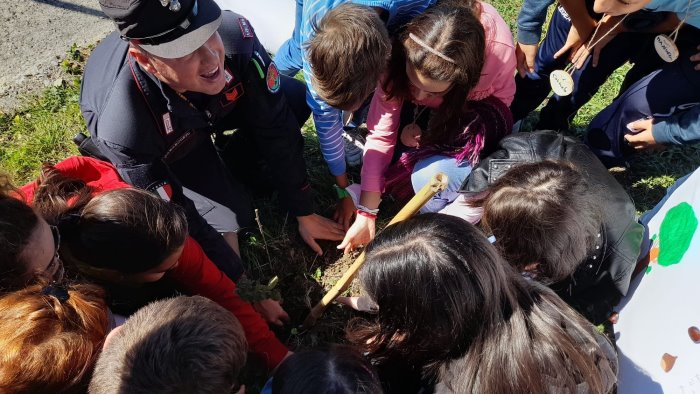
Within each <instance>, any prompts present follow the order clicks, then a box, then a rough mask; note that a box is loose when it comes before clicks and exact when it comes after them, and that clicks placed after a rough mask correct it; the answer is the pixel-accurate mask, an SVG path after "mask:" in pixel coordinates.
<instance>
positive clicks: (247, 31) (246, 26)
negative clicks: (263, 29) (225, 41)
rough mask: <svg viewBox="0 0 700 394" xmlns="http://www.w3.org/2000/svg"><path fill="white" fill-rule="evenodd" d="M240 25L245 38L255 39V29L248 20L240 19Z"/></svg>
mask: <svg viewBox="0 0 700 394" xmlns="http://www.w3.org/2000/svg"><path fill="white" fill-rule="evenodd" d="M238 25H239V26H240V27H241V35H242V36H243V38H253V37H255V34H253V28H252V27H251V26H250V23H249V22H248V19H246V18H238Z"/></svg>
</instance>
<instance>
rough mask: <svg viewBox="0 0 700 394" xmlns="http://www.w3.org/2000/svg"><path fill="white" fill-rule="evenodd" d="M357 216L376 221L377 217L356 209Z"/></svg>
mask: <svg viewBox="0 0 700 394" xmlns="http://www.w3.org/2000/svg"><path fill="white" fill-rule="evenodd" d="M356 213H357V214H358V215H359V216H364V217H366V218H368V219H372V220H377V215H374V214H371V213H369V212H366V211H363V210H361V209H358V210H357V212H356Z"/></svg>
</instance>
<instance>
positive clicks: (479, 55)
mask: <svg viewBox="0 0 700 394" xmlns="http://www.w3.org/2000/svg"><path fill="white" fill-rule="evenodd" d="M463 3H468V4H460V3H457V2H445V3H440V4H438V5H436V6H434V7H432V8H430V9H428V10H427V11H426V12H424V13H423V14H421V15H419V16H417V17H415V18H414V19H413V20H412V21H411V22H410V23H408V25H406V28H405V29H404V30H403V32H402V33H401V34H400V35H399V37H398V38H397V39H396V40H395V41H394V44H393V48H392V56H391V61H390V63H389V73H388V75H387V79H386V80H385V81H384V83H383V87H384V90H385V91H386V92H387V93H388V95H389V97H403V98H405V99H410V100H412V101H414V102H415V103H417V104H423V103H425V102H426V100H429V99H431V98H434V97H442V98H443V104H442V105H441V106H440V110H439V111H438V114H437V115H435V116H433V117H432V118H433V119H432V120H431V124H430V125H429V129H430V131H431V132H432V133H433V134H444V131H443V129H444V128H448V127H449V128H456V127H457V119H458V118H459V116H460V115H461V113H462V112H463V108H464V105H465V101H466V98H467V96H468V94H469V91H471V90H472V89H473V88H474V87H475V86H476V85H477V83H478V82H479V79H480V78H481V69H482V68H483V66H484V56H485V55H484V53H485V48H486V38H485V37H486V33H485V31H484V26H483V25H482V24H481V21H480V20H479V14H480V11H481V7H480V5H479V4H478V2H466V1H465V2H463ZM472 3H473V4H472ZM425 137H427V138H428V141H429V142H430V141H431V136H430V134H428V135H426V136H425ZM437 138H439V137H437ZM422 141H423V138H422ZM423 142H425V141H423Z"/></svg>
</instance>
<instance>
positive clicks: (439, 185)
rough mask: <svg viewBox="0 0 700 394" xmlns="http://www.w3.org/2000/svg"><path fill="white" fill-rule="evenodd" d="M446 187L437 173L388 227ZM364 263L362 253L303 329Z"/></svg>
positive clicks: (312, 322)
mask: <svg viewBox="0 0 700 394" xmlns="http://www.w3.org/2000/svg"><path fill="white" fill-rule="evenodd" d="M446 187H447V175H445V174H443V173H438V174H435V175H434V176H433V177H432V178H431V179H430V182H428V184H426V185H425V186H423V188H422V189H420V190H419V191H418V193H416V195H415V196H413V198H412V199H411V200H410V201H409V202H408V203H407V204H406V205H404V207H403V208H401V210H400V211H399V213H397V214H396V216H394V218H393V219H391V221H390V222H389V224H388V225H392V224H394V223H398V222H400V221H403V220H406V219H408V218H410V217H411V216H413V215H415V214H416V212H418V210H419V209H421V207H423V205H425V203H427V202H428V201H429V200H430V199H431V198H433V196H434V195H435V194H437V193H439V192H441V191H443V190H445V188H446ZM364 262H365V252H364V251H363V252H362V253H361V254H360V255H359V256H358V257H357V259H355V262H353V263H352V265H351V266H350V267H349V268H348V269H347V271H345V273H344V274H343V276H342V277H341V278H340V280H338V282H337V283H336V284H335V285H334V286H333V287H332V288H331V289H330V290H328V292H327V293H326V295H325V296H323V298H322V299H321V301H319V303H318V304H316V306H314V307H313V309H311V312H309V315H308V316H306V319H305V320H304V325H303V327H304V328H305V329H308V328H310V327H312V326H313V325H315V324H316V320H318V318H319V317H321V315H322V314H323V312H324V311H325V310H326V307H327V306H328V305H330V303H331V302H333V300H335V299H336V298H338V296H339V295H341V294H342V293H343V292H344V291H345V290H347V288H348V287H349V286H350V283H351V282H352V279H353V278H354V277H355V275H356V274H357V272H358V271H359V270H360V268H361V267H362V265H363V264H364Z"/></svg>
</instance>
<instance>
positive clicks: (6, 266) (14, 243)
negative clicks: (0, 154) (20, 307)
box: [0, 187, 39, 293]
mask: <svg viewBox="0 0 700 394" xmlns="http://www.w3.org/2000/svg"><path fill="white" fill-rule="evenodd" d="M3 188H4V187H3ZM9 190H12V189H11V188H7V189H5V191H9ZM38 226H39V217H38V216H37V215H36V213H35V212H34V210H32V208H31V207H29V206H28V205H27V204H25V203H24V202H23V201H20V200H18V199H17V198H14V197H11V196H9V195H6V194H4V191H3V192H0V293H1V292H4V291H12V290H16V289H19V288H22V287H24V286H26V285H27V283H28V282H29V281H30V280H31V279H32V278H30V276H31V273H30V272H28V271H27V262H25V261H24V260H23V259H22V252H23V251H24V249H25V247H26V246H27V243H29V241H30V239H31V237H32V235H33V234H34V232H35V230H36V229H37V228H38Z"/></svg>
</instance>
